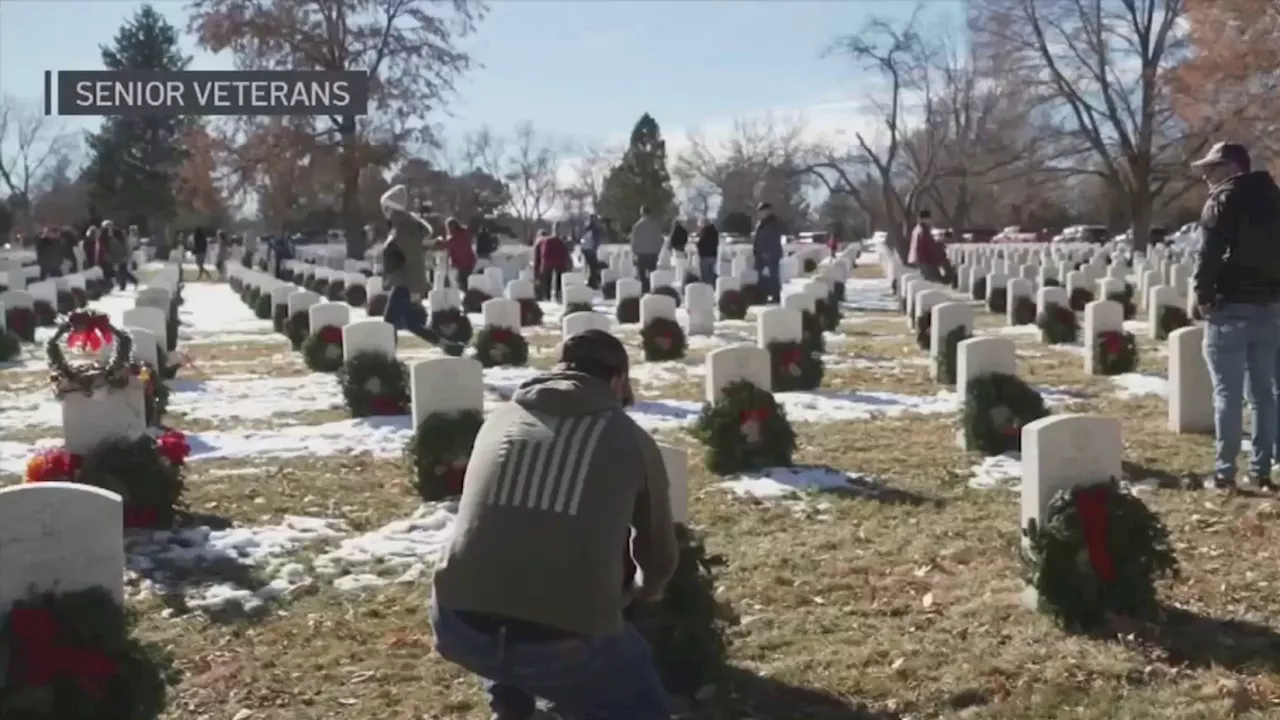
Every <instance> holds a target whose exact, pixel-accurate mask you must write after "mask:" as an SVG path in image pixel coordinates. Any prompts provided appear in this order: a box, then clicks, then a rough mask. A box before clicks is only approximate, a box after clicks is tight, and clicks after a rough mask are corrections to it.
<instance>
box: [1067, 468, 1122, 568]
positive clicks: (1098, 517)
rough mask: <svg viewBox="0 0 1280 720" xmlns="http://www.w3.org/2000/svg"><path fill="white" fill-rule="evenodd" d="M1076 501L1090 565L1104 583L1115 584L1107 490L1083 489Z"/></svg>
mask: <svg viewBox="0 0 1280 720" xmlns="http://www.w3.org/2000/svg"><path fill="white" fill-rule="evenodd" d="M1075 500H1076V512H1077V513H1079V515H1080V529H1081V531H1082V532H1083V533H1084V544H1085V548H1087V549H1088V551H1089V564H1090V565H1092V566H1093V571H1094V572H1095V573H1097V574H1098V578H1099V579H1101V580H1102V582H1106V583H1110V582H1115V580H1116V568H1115V563H1114V562H1113V561H1112V559H1111V551H1110V550H1109V549H1108V547H1107V545H1108V539H1109V535H1110V533H1109V532H1108V527H1107V520H1108V518H1107V491H1106V488H1100V487H1099V488H1081V489H1079V490H1076V491H1075Z"/></svg>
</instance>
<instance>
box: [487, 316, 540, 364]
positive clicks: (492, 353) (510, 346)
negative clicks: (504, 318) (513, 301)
mask: <svg viewBox="0 0 1280 720" xmlns="http://www.w3.org/2000/svg"><path fill="white" fill-rule="evenodd" d="M476 360H479V361H480V364H481V365H483V366H485V367H487V368H491V367H499V366H509V367H524V366H525V365H527V364H528V363H529V342H528V341H527V340H525V339H524V336H523V335H521V334H520V333H519V332H516V331H515V330H510V329H508V328H504V327H495V326H492V325H486V326H485V327H482V328H480V332H478V333H476Z"/></svg>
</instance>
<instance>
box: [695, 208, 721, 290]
mask: <svg viewBox="0 0 1280 720" xmlns="http://www.w3.org/2000/svg"><path fill="white" fill-rule="evenodd" d="M719 270H720V230H719V229H717V228H716V224H715V223H714V222H712V221H711V218H705V219H704V220H703V221H702V227H701V228H699V229H698V277H699V278H701V279H702V282H704V283H706V284H708V285H715V284H716V274H717V273H718V272H719Z"/></svg>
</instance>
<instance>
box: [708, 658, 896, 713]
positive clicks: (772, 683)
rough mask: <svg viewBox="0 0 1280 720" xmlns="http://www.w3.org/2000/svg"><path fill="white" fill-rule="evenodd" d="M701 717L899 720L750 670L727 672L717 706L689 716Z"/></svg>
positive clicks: (818, 691) (734, 669)
mask: <svg viewBox="0 0 1280 720" xmlns="http://www.w3.org/2000/svg"><path fill="white" fill-rule="evenodd" d="M689 717H690V718H697V719H699V720H703V719H705V720H740V719H741V718H753V720H827V719H828V718H829V719H830V720H898V718H899V717H900V715H899V714H898V713H890V712H885V711H881V710H874V709H872V708H870V707H868V706H867V705H866V704H865V703H860V702H857V701H854V700H852V699H850V698H846V697H841V696H839V695H834V694H831V693H828V692H826V691H823V690H818V689H815V688H808V687H803V686H799V685H792V684H789V683H786V682H783V681H781V680H774V679H772V678H767V677H762V676H760V675H757V674H755V673H753V672H751V671H749V670H745V669H742V668H736V667H730V668H728V669H727V670H726V671H725V678H724V684H723V686H722V687H721V698H720V700H719V702H718V703H717V706H716V707H707V708H700V709H697V710H695V711H694V712H693V713H691V714H690V715H689Z"/></svg>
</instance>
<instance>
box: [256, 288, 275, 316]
mask: <svg viewBox="0 0 1280 720" xmlns="http://www.w3.org/2000/svg"><path fill="white" fill-rule="evenodd" d="M272 307H273V306H272V304H271V293H262V294H261V295H259V296H258V302H256V303H254V306H253V314H254V315H256V316H257V317H258V319H259V320H270V319H271V309H272Z"/></svg>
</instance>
